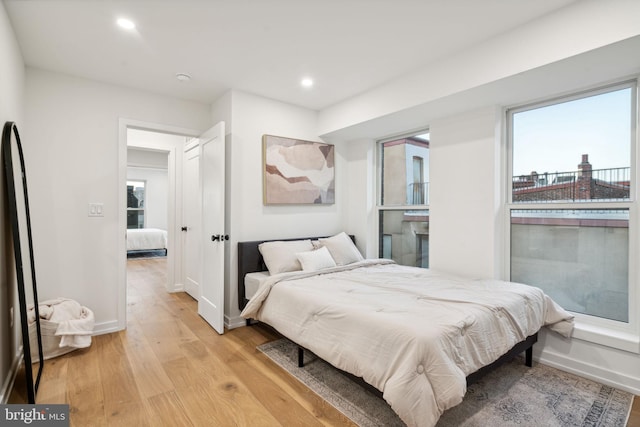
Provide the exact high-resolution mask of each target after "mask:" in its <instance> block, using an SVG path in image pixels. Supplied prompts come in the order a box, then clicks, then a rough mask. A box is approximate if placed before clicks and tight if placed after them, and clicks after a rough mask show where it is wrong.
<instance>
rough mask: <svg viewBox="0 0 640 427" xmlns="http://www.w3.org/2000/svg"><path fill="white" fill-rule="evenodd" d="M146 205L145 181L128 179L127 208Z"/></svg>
mask: <svg viewBox="0 0 640 427" xmlns="http://www.w3.org/2000/svg"><path fill="white" fill-rule="evenodd" d="M143 207H144V181H127V208H143Z"/></svg>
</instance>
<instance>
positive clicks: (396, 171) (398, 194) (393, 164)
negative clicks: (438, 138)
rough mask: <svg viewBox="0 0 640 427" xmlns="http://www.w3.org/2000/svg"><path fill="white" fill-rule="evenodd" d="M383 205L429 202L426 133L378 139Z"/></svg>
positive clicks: (427, 141) (427, 136) (425, 203)
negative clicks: (380, 154) (380, 151)
mask: <svg viewBox="0 0 640 427" xmlns="http://www.w3.org/2000/svg"><path fill="white" fill-rule="evenodd" d="M381 181H382V190H381V194H380V197H381V200H380V203H381V204H382V205H385V206H404V205H427V204H429V134H428V133H424V134H420V135H416V136H412V137H408V138H401V139H397V140H394V141H389V142H385V143H382V180H381Z"/></svg>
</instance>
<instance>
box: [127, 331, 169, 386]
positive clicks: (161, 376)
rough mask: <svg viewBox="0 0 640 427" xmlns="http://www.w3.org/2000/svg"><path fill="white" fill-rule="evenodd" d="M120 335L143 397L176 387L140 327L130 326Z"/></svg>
mask: <svg viewBox="0 0 640 427" xmlns="http://www.w3.org/2000/svg"><path fill="white" fill-rule="evenodd" d="M119 337H120V339H121V341H122V346H123V348H124V350H125V353H126V355H127V358H128V360H129V363H130V365H131V370H132V372H133V378H134V381H135V382H136V385H137V386H138V390H139V391H140V395H141V397H142V398H147V397H151V396H155V395H156V394H161V393H165V392H168V391H171V390H173V389H174V386H173V383H172V382H171V380H170V379H169V377H168V376H167V374H166V372H165V371H164V369H163V367H162V365H161V363H160V361H159V360H158V358H157V357H156V355H155V353H154V352H153V350H152V349H151V346H150V345H149V343H148V341H147V339H146V337H145V335H144V334H143V333H142V331H141V329H140V328H136V327H129V328H128V330H127V331H125V332H123V333H121V334H119Z"/></svg>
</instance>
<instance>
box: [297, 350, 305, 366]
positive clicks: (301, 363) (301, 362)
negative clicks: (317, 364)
mask: <svg viewBox="0 0 640 427" xmlns="http://www.w3.org/2000/svg"><path fill="white" fill-rule="evenodd" d="M302 367H304V349H303V348H302V347H300V346H298V368H302Z"/></svg>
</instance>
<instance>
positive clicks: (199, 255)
mask: <svg viewBox="0 0 640 427" xmlns="http://www.w3.org/2000/svg"><path fill="white" fill-rule="evenodd" d="M224 144H225V141H224V122H220V123H218V124H217V125H215V126H214V127H212V128H211V129H209V130H207V131H206V132H205V133H203V134H202V135H201V136H200V137H199V138H197V140H194V141H192V142H190V143H189V144H188V145H187V147H186V148H185V170H184V178H185V179H184V182H185V191H184V209H185V211H184V217H185V218H192V219H193V221H195V222H197V224H198V227H195V226H194V225H190V224H185V226H186V227H187V230H186V232H185V234H186V237H185V253H184V258H183V259H184V265H185V290H187V292H189V290H188V287H190V286H192V284H193V287H194V289H197V294H196V295H197V296H196V295H193V294H191V292H189V293H190V294H191V295H192V296H194V298H197V300H198V314H200V316H202V317H203V318H204V319H205V320H206V321H207V322H208V323H209V324H210V325H211V326H212V327H213V328H214V329H215V330H216V331H217V332H218V333H219V334H222V333H224V252H225V246H226V242H227V239H228V237H227V235H226V234H225V230H224V209H225V201H224V197H225V192H224V185H225V182H224V179H225V178H224V177H225V145H224ZM192 150H193V153H191V151H192ZM190 153H191V154H190ZM190 162H193V163H192V164H190ZM192 192H193V193H195V194H191V193H192ZM190 194H191V195H190ZM192 210H193V211H196V212H197V213H195V212H194V213H193V214H191V213H189V212H191V211H192ZM195 222H194V223H193V224H195ZM189 248H191V253H190V252H189V250H190V249H189ZM189 258H192V259H189Z"/></svg>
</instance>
